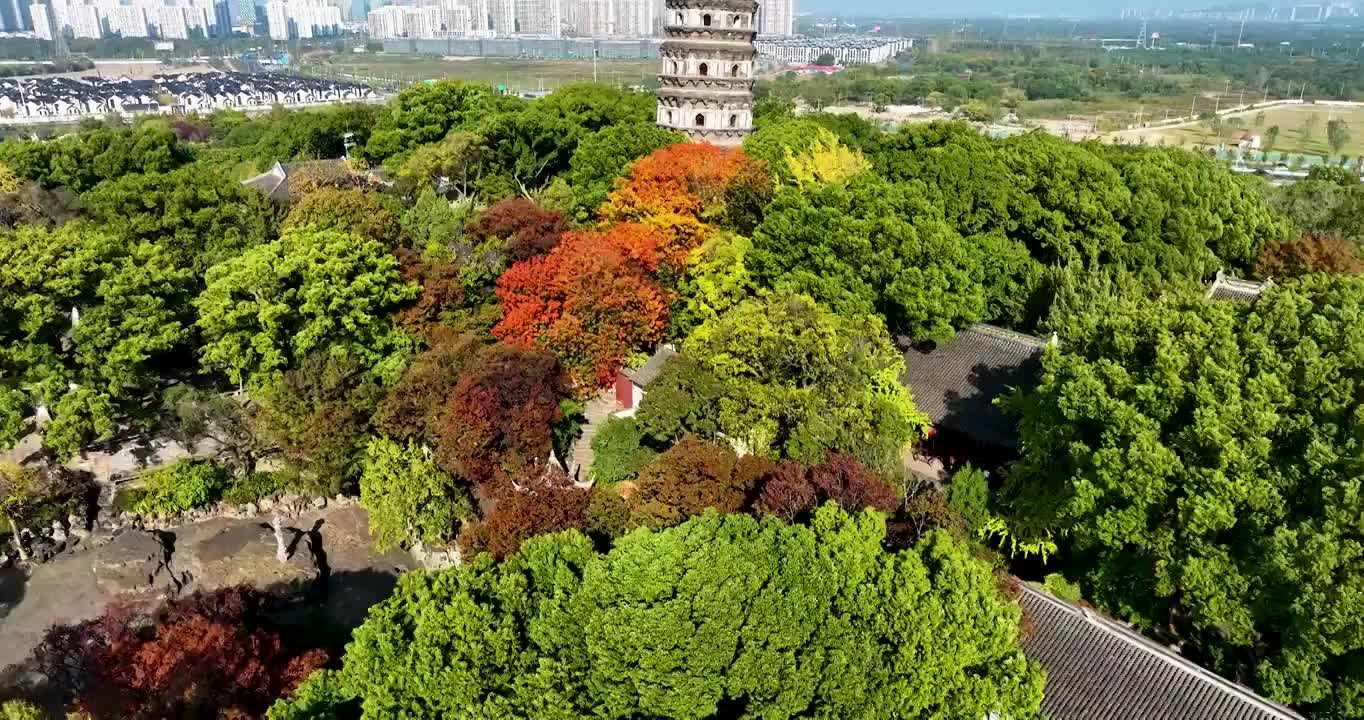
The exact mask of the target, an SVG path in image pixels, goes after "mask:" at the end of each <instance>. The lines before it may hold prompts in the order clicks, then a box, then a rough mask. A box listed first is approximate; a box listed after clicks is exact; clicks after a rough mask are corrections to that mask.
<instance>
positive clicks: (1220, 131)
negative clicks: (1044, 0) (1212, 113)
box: [1111, 104, 1364, 159]
mask: <svg viewBox="0 0 1364 720" xmlns="http://www.w3.org/2000/svg"><path fill="white" fill-rule="evenodd" d="M1332 120H1344V121H1345V124H1346V129H1347V132H1348V133H1349V139H1348V140H1347V142H1346V143H1345V144H1344V145H1343V146H1342V147H1341V148H1340V150H1339V151H1334V150H1332V148H1331V145H1330V142H1329V140H1328V138H1327V132H1326V128H1327V125H1328V123H1330V121H1332ZM1271 127H1277V128H1278V129H1279V132H1278V137H1277V139H1276V140H1275V141H1274V146H1273V152H1288V153H1302V154H1308V155H1320V156H1329V157H1331V158H1333V159H1334V158H1339V157H1340V156H1341V155H1348V156H1350V157H1351V158H1356V157H1359V156H1360V155H1364V108H1361V107H1337V106H1331V105H1312V104H1307V105H1285V106H1281V107H1273V108H1268V109H1265V110H1249V111H1246V112H1243V113H1236V114H1233V115H1226V116H1223V117H1222V119H1221V122H1220V123H1218V124H1214V123H1212V122H1210V121H1201V122H1196V123H1188V124H1185V125H1179V126H1175V127H1167V128H1148V129H1143V130H1127V131H1124V132H1121V133H1113V134H1112V136H1111V137H1112V138H1113V139H1121V140H1122V141H1123V142H1128V143H1139V142H1143V141H1144V142H1145V143H1146V144H1148V145H1161V144H1164V145H1180V146H1184V147H1190V148H1192V147H1199V146H1213V145H1217V144H1219V143H1226V144H1231V145H1235V144H1236V142H1237V141H1238V140H1239V139H1240V138H1241V137H1242V136H1244V135H1247V134H1250V135H1259V136H1260V150H1261V151H1264V150H1266V149H1267V148H1266V147H1265V145H1266V143H1267V141H1268V139H1269V135H1270V130H1269V129H1270V128H1271Z"/></svg>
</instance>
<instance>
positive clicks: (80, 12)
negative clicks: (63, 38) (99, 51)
mask: <svg viewBox="0 0 1364 720" xmlns="http://www.w3.org/2000/svg"><path fill="white" fill-rule="evenodd" d="M70 16H71V34H72V36H74V37H78V38H102V37H104V24H103V23H102V22H101V21H100V16H99V9H98V8H96V7H93V6H90V5H80V6H77V7H74V8H71V13H70Z"/></svg>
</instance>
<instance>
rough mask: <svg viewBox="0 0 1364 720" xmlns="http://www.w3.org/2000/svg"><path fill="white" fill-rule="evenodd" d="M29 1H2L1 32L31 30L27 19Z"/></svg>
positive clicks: (0, 3) (0, 9) (0, 12)
mask: <svg viewBox="0 0 1364 720" xmlns="http://www.w3.org/2000/svg"><path fill="white" fill-rule="evenodd" d="M27 7H28V0H0V30H4V31H5V32H21V31H24V30H28V29H30V28H29V26H28V22H27V21H26V18H25V15H24V13H25V10H26V8H27Z"/></svg>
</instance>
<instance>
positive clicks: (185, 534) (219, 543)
mask: <svg viewBox="0 0 1364 720" xmlns="http://www.w3.org/2000/svg"><path fill="white" fill-rule="evenodd" d="M265 523H268V518H267V517H260V518H252V519H243V520H237V519H223V518H218V519H213V520H207V521H204V522H200V523H194V524H191V525H185V526H182V527H179V528H176V529H175V530H173V531H172V532H171V533H168V534H169V535H170V537H169V538H168V542H169V546H170V547H172V548H173V550H172V551H171V552H170V553H169V555H168V559H167V560H165V565H166V567H167V568H168V569H169V570H170V571H172V574H173V575H174V577H175V578H176V579H177V582H183V583H184V584H183V587H182V588H181V589H180V592H181V593H182V594H183V593H188V592H193V591H195V590H213V589H217V588H221V587H228V586H231V585H235V584H242V583H246V584H250V585H253V586H255V587H259V588H262V589H271V590H277V591H279V590H288V591H289V592H295V593H296V592H305V593H308V594H310V596H311V597H312V598H313V599H315V600H316V601H317V602H318V604H319V605H320V606H321V607H324V608H325V609H326V612H327V614H328V615H329V616H330V617H331V619H332V620H333V622H335V623H336V624H337V625H338V626H340V627H343V628H347V629H349V628H353V627H355V626H356V625H358V624H359V623H360V622H361V621H362V620H363V619H364V616H365V612H366V611H367V610H368V609H369V607H370V606H371V605H373V604H374V603H376V602H379V601H380V600H383V599H384V598H386V597H388V595H389V593H390V592H392V589H393V586H394V584H395V583H396V582H397V577H398V575H400V574H401V573H402V572H405V571H406V570H408V569H411V568H412V567H413V565H414V564H413V562H412V559H411V557H410V556H409V555H407V554H406V553H404V552H401V551H396V550H395V551H390V552H388V553H384V554H379V553H376V552H374V550H373V548H372V546H371V544H370V538H369V523H368V516H367V515H366V513H365V511H364V510H363V509H361V508H359V507H356V506H345V507H337V506H329V507H328V508H325V509H320V510H313V511H310V512H307V513H304V514H302V515H300V516H299V517H297V518H295V519H294V520H293V521H292V522H291V523H290V525H291V526H292V527H293V528H294V529H295V530H296V534H295V535H294V542H293V545H294V551H293V556H292V557H291V559H290V561H289V562H288V563H283V564H282V563H280V562H278V561H277V560H276V559H275V540H274V534H273V532H272V531H271V530H270V529H269V527H268V525H266V524H265ZM141 532H142V531H139V530H131V529H129V530H124V531H122V533H120V534H119V535H118V536H115V537H112V538H110V537H105V538H98V537H94V538H90V539H88V540H86V541H85V542H83V543H81V544H79V545H77V546H76V547H75V548H74V549H72V550H69V551H67V552H65V553H63V554H62V555H59V556H58V557H56V558H54V559H53V560H51V561H49V562H47V563H45V564H42V565H39V566H37V567H35V568H34V569H33V570H32V572H31V574H30V575H29V576H28V577H27V578H25V575H24V573H23V572H22V571H20V570H15V569H6V570H3V571H0V668H4V667H7V666H10V665H12V664H16V663H24V661H25V660H26V659H27V658H28V657H29V654H30V653H31V652H32V650H33V648H34V647H35V646H36V645H37V644H38V642H39V641H40V640H41V639H42V636H43V633H44V632H46V630H47V629H48V628H49V627H51V626H52V625H53V624H58V623H72V622H79V621H81V620H86V619H89V618H92V617H95V616H97V615H99V614H100V613H101V612H103V610H104V608H105V606H106V605H107V604H108V603H109V602H110V601H113V600H120V599H122V600H146V601H154V600H155V599H156V598H157V596H158V594H159V593H162V592H164V591H166V590H167V588H168V587H169V588H171V589H172V590H173V586H170V585H167V584H165V583H164V582H163V581H168V580H169V579H170V577H171V574H165V573H157V579H156V580H155V581H153V582H144V581H143V580H142V579H140V578H139V577H138V575H139V572H141V575H142V577H146V572H145V571H142V570H141V569H140V568H139V567H138V566H137V565H135V564H133V563H134V561H135V560H136V559H137V553H136V552H129V550H130V548H135V547H140V545H139V543H144V544H145V543H146V542H147V539H146V538H139V537H138V536H137V535H136V534H137V533H141ZM163 539H164V536H163ZM162 545H163V546H164V545H165V541H163V543H162ZM112 563H124V564H125V565H126V567H127V572H125V573H122V576H121V577H112V573H110V572H109V571H108V569H107V568H108V567H109V566H110V565H111V564H112ZM154 566H155V563H153V565H152V567H153V568H154ZM97 570H99V571H100V572H99V573H97ZM153 572H155V570H153ZM163 575H164V577H163ZM144 586H145V587H144ZM139 588H140V590H139ZM23 675H24V672H23V670H22V669H20V668H10V669H9V670H6V672H5V674H4V676H0V684H3V683H4V682H5V681H6V680H7V679H8V680H10V681H11V682H13V678H15V677H22V676H23Z"/></svg>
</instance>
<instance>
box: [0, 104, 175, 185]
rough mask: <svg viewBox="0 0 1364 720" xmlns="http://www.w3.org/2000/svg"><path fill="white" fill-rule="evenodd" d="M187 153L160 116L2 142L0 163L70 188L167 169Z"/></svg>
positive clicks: (29, 176)
mask: <svg viewBox="0 0 1364 720" xmlns="http://www.w3.org/2000/svg"><path fill="white" fill-rule="evenodd" d="M190 159H191V158H190V151H189V148H188V147H187V146H186V145H184V144H183V143H181V142H180V140H179V139H178V138H177V137H176V136H175V133H173V132H171V129H170V128H169V127H168V126H167V125H166V124H165V123H164V122H161V121H148V122H144V123H142V124H141V125H139V126H137V127H136V128H132V129H118V130H115V129H111V128H100V129H98V130H93V131H90V132H84V133H79V134H76V135H67V136H63V137H60V138H57V139H56V140H54V141H51V142H45V141H40V140H8V141H5V142H3V143H0V163H3V164H4V165H5V166H6V167H8V168H9V169H10V170H12V171H14V173H15V174H16V175H18V176H19V177H22V178H25V179H28V180H33V181H36V182H40V183H42V184H43V185H47V186H57V185H63V186H66V187H68V188H70V189H71V190H72V191H74V192H85V191H86V190H89V189H90V188H92V187H94V186H95V185H97V184H99V182H100V181H102V180H113V179H116V178H120V177H123V176H124V175H129V174H132V173H157V172H168V171H170V170H174V169H175V168H176V167H179V166H180V165H183V164H184V163H186V162H189V160H190Z"/></svg>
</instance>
